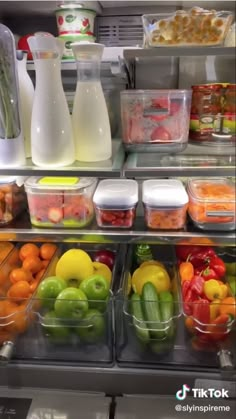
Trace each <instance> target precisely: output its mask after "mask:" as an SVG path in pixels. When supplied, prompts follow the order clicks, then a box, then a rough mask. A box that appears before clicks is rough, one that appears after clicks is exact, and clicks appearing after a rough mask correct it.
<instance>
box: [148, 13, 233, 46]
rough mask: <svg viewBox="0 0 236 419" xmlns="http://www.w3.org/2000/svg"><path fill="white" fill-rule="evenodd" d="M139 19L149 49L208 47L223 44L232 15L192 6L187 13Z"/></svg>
mask: <svg viewBox="0 0 236 419" xmlns="http://www.w3.org/2000/svg"><path fill="white" fill-rule="evenodd" d="M142 20H143V27H144V32H145V35H146V40H147V43H148V45H149V46H150V47H160V46H198V45H201V46H210V45H221V44H223V43H224V40H225V37H226V35H227V32H228V30H229V28H230V25H231V23H232V20H233V14H232V13H231V12H228V11H222V12H217V11H216V10H210V11H209V10H204V9H201V8H199V7H193V8H192V9H191V10H189V11H185V10H177V11H176V12H174V13H159V14H148V15H144V16H143V17H142Z"/></svg>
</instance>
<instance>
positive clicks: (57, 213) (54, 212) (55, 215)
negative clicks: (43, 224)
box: [48, 207, 63, 224]
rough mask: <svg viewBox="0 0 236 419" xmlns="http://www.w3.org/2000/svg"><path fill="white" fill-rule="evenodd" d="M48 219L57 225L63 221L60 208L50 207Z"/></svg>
mask: <svg viewBox="0 0 236 419" xmlns="http://www.w3.org/2000/svg"><path fill="white" fill-rule="evenodd" d="M48 219H49V221H51V222H52V223H54V224H58V223H60V222H61V221H62V219H63V211H62V209H61V208H56V207H52V208H50V209H49V210H48Z"/></svg>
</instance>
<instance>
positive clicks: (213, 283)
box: [203, 279, 228, 301]
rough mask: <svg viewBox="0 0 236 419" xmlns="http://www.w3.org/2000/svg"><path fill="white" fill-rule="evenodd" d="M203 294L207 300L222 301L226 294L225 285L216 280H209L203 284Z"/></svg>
mask: <svg viewBox="0 0 236 419" xmlns="http://www.w3.org/2000/svg"><path fill="white" fill-rule="evenodd" d="M203 293H204V295H205V296H206V297H207V298H208V300H210V301H213V300H215V299H220V300H222V299H223V298H225V297H226V295H227V293H228V288H227V285H225V284H224V283H223V282H221V281H217V280H216V279H209V280H208V281H205V282H204V285H203Z"/></svg>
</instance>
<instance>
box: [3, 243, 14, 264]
mask: <svg viewBox="0 0 236 419" xmlns="http://www.w3.org/2000/svg"><path fill="white" fill-rule="evenodd" d="M13 249H14V245H13V244H12V243H11V242H0V266H1V263H2V262H3V261H4V259H5V258H6V257H7V256H8V255H9V253H10V252H11V251H12V250H13Z"/></svg>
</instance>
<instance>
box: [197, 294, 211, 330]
mask: <svg viewBox="0 0 236 419" xmlns="http://www.w3.org/2000/svg"><path fill="white" fill-rule="evenodd" d="M193 317H194V319H195V320H197V322H198V323H201V324H202V325H207V324H208V323H209V322H210V304H209V301H208V300H206V299H203V298H202V299H200V300H195V301H194V302H193Z"/></svg>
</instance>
